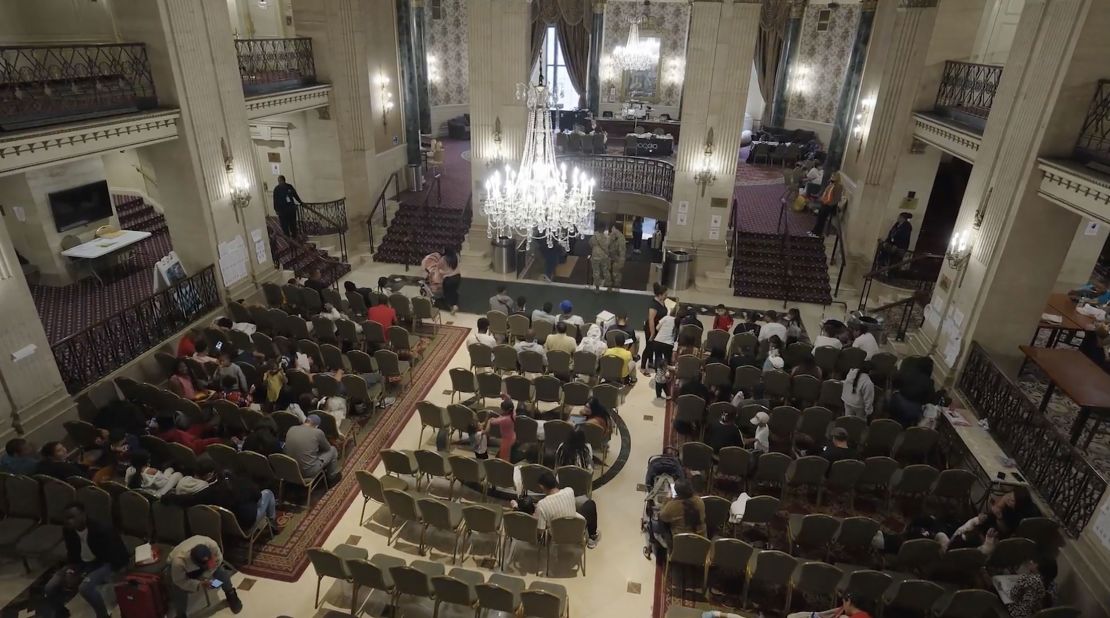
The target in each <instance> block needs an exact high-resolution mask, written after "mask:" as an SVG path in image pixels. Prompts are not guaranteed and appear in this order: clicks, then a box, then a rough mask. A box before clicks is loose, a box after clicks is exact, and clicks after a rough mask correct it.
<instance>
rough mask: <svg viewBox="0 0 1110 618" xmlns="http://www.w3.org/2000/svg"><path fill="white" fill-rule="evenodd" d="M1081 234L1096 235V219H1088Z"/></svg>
mask: <svg viewBox="0 0 1110 618" xmlns="http://www.w3.org/2000/svg"><path fill="white" fill-rule="evenodd" d="M1083 234H1084V235H1086V236H1098V221H1088V222H1087V226H1086V227H1084V228H1083Z"/></svg>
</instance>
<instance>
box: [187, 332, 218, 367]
mask: <svg viewBox="0 0 1110 618" xmlns="http://www.w3.org/2000/svg"><path fill="white" fill-rule="evenodd" d="M193 345H194V346H195V347H196V350H197V351H196V352H194V353H193V359H194V360H196V361H197V362H199V363H201V364H204V363H219V362H220V360H219V359H218V358H216V357H214V356H209V355H208V340H207V339H205V338H203V337H201V338H200V339H197V340H196V343H194V344H193Z"/></svg>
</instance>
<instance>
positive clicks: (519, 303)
mask: <svg viewBox="0 0 1110 618" xmlns="http://www.w3.org/2000/svg"><path fill="white" fill-rule="evenodd" d="M509 315H522V316H524V317H526V318H528V322H529V324H530V323H531V322H532V314H531V313H530V312H529V311H528V299H527V298H525V297H523V296H517V297H516V307H515V308H513V312H512V313H510V314H509Z"/></svg>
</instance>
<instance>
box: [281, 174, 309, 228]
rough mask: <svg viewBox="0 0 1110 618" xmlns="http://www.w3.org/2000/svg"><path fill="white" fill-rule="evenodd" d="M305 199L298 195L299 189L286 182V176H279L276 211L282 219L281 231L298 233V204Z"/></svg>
mask: <svg viewBox="0 0 1110 618" xmlns="http://www.w3.org/2000/svg"><path fill="white" fill-rule="evenodd" d="M303 203H304V200H302V199H301V196H299V195H297V189H296V188H295V187H294V186H293V185H291V184H289V183H287V182H285V176H278V183H277V186H276V187H274V212H275V213H277V216H278V220H279V221H281V231H282V232H283V233H284V234H285V235H286V236H294V237H295V236H296V235H297V205H298V204H303Z"/></svg>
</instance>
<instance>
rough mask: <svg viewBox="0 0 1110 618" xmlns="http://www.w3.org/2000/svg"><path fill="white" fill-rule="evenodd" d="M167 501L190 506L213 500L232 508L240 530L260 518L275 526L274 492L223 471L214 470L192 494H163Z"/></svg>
mask: <svg viewBox="0 0 1110 618" xmlns="http://www.w3.org/2000/svg"><path fill="white" fill-rule="evenodd" d="M164 500H165V502H166V503H168V504H176V505H178V506H181V507H183V508H189V507H190V506H193V505H196V504H214V505H216V506H220V507H223V508H225V509H227V510H229V511H231V512H232V513H233V514H234V515H235V520H236V521H237V522H239V526H241V527H242V528H243V530H250V529H251V528H253V527H254V525H255V523H256V522H258V521H261V520H263V518H265V522H266V523H267V525H269V526H271V527H272V528H275V529H276V528H277V514H276V511H275V505H276V500H275V498H274V492H272V491H270V490H269V489H261V490H260V489H259V488H258V486H257V485H256V484H255V483H254V482H253V481H251V480H250V479H248V478H247V477H245V476H240V475H236V474H232V473H230V472H225V473H224V474H222V475H220V474H217V475H215V477H214V478H213V479H212V482H210V483H209V484H208V486H207V487H205V488H204V489H202V490H200V491H197V492H195V493H191V494H172V495H169V496H166V497H165V498H164Z"/></svg>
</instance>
